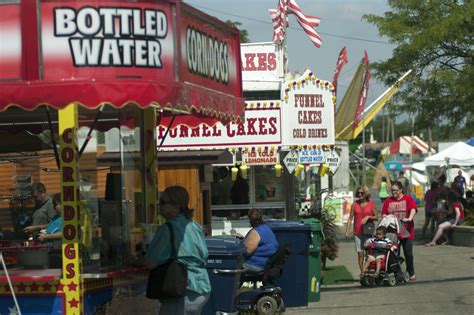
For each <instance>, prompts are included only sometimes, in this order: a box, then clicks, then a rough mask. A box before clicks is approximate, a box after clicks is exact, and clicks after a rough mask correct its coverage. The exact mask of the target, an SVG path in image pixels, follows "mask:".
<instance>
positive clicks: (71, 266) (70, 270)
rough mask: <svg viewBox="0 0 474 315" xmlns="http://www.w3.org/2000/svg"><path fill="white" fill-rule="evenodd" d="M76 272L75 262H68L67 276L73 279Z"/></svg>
mask: <svg viewBox="0 0 474 315" xmlns="http://www.w3.org/2000/svg"><path fill="white" fill-rule="evenodd" d="M75 275H76V273H75V272H74V264H67V265H66V278H68V279H71V278H74V276H75Z"/></svg>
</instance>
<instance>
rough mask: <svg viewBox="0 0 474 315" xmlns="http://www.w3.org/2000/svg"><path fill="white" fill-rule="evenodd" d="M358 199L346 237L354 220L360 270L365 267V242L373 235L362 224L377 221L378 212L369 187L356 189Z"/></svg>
mask: <svg viewBox="0 0 474 315" xmlns="http://www.w3.org/2000/svg"><path fill="white" fill-rule="evenodd" d="M355 195H356V201H355V202H354V203H353V204H352V207H351V212H350V214H349V219H348V220H347V225H346V239H348V238H349V232H350V229H351V223H352V222H354V226H353V234H354V240H355V248H356V252H357V261H358V263H359V268H360V272H361V275H362V271H363V269H364V244H365V242H366V241H367V240H368V239H369V238H370V237H372V235H364V234H363V233H362V226H363V225H364V224H365V223H367V222H368V221H369V220H372V221H377V219H378V213H377V209H376V207H375V203H374V201H373V200H370V192H369V188H368V187H367V186H365V185H362V186H359V187H358V188H357V189H356V193H355Z"/></svg>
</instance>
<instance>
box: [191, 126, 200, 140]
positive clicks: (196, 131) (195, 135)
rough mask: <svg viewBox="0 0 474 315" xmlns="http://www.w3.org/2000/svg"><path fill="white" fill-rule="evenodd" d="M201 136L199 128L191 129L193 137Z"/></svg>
mask: <svg viewBox="0 0 474 315" xmlns="http://www.w3.org/2000/svg"><path fill="white" fill-rule="evenodd" d="M196 137H199V128H194V129H191V138H196Z"/></svg>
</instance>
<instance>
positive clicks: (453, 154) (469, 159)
mask: <svg viewBox="0 0 474 315" xmlns="http://www.w3.org/2000/svg"><path fill="white" fill-rule="evenodd" d="M424 163H425V165H426V167H430V166H438V167H446V166H450V165H456V166H460V167H474V147H471V146H470V145H468V144H466V143H464V142H461V141H460V142H457V143H456V144H455V145H453V146H450V147H449V148H448V149H446V150H444V151H441V152H439V153H437V154H435V155H432V156H430V157H427V158H426V159H425V161H424Z"/></svg>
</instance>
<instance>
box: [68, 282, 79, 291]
mask: <svg viewBox="0 0 474 315" xmlns="http://www.w3.org/2000/svg"><path fill="white" fill-rule="evenodd" d="M67 288H68V289H69V291H76V288H77V284H75V283H74V282H71V283H69V284H68V285H67Z"/></svg>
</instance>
